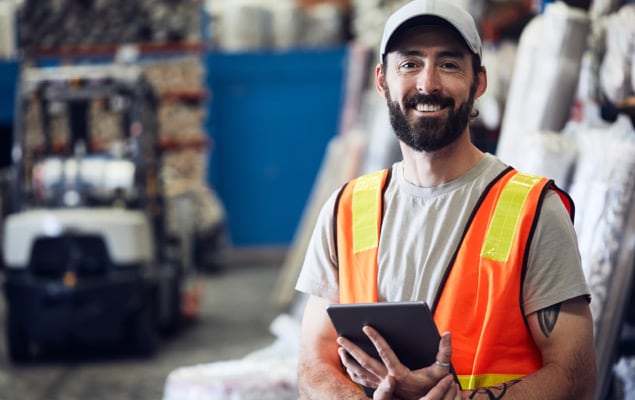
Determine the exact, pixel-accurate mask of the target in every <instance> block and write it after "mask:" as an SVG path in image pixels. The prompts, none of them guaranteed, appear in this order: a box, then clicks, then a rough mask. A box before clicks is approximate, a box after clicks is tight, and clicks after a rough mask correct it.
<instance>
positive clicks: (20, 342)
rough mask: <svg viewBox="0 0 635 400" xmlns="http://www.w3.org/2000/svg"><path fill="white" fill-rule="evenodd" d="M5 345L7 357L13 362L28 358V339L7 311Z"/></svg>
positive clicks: (17, 322)
mask: <svg viewBox="0 0 635 400" xmlns="http://www.w3.org/2000/svg"><path fill="white" fill-rule="evenodd" d="M7 314H8V315H7V327H6V328H7V347H8V349H7V350H8V353H9V359H10V360H11V362H13V363H16V364H17V363H22V362H25V361H27V360H28V358H29V340H28V338H27V337H26V333H25V332H24V330H23V329H22V325H21V324H20V323H19V321H17V320H16V318H15V317H13V316H12V314H11V313H10V312H9V311H7Z"/></svg>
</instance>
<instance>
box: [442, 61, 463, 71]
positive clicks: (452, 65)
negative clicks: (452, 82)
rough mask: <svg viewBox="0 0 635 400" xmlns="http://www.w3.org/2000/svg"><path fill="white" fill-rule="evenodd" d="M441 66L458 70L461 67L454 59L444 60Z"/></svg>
mask: <svg viewBox="0 0 635 400" xmlns="http://www.w3.org/2000/svg"><path fill="white" fill-rule="evenodd" d="M440 66H441V68H443V69H446V70H456V69H458V68H459V65H458V64H457V63H455V62H453V61H443V62H442V63H441V64H440Z"/></svg>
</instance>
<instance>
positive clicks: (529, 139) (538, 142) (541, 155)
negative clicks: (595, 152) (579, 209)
mask: <svg viewBox="0 0 635 400" xmlns="http://www.w3.org/2000/svg"><path fill="white" fill-rule="evenodd" d="M576 155H577V151H576V144H575V141H574V140H573V139H572V138H570V137H568V136H564V135H562V134H561V133H558V132H532V133H529V134H527V135H524V136H522V137H521V138H520V141H519V142H518V144H517V147H515V148H514V156H513V157H512V159H513V160H512V161H511V165H512V166H513V167H514V168H516V169H517V170H519V171H522V172H525V173H529V174H534V175H540V176H544V177H547V178H550V179H553V180H554V182H555V183H556V185H558V187H560V188H562V189H564V190H568V188H569V184H570V179H571V174H572V171H573V167H574V165H575V161H576Z"/></svg>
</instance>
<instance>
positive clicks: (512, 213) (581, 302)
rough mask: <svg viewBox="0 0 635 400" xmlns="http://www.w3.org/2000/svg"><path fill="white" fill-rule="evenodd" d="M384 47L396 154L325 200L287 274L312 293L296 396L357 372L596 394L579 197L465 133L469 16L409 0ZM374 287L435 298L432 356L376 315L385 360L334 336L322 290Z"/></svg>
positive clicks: (352, 292) (451, 384)
mask: <svg viewBox="0 0 635 400" xmlns="http://www.w3.org/2000/svg"><path fill="white" fill-rule="evenodd" d="M380 55H381V63H380V64H379V65H378V66H377V67H376V73H375V83H376V87H377V90H378V91H379V92H380V93H381V94H382V95H383V96H384V97H385V98H386V100H387V104H388V110H389V113H390V117H391V123H392V126H393V128H394V130H395V133H396V136H397V138H398V140H399V144H400V148H401V152H402V155H403V160H402V161H400V162H397V163H395V164H394V165H393V166H392V168H390V169H389V170H386V171H381V172H378V173H374V174H369V175H366V176H364V177H360V178H358V179H356V180H354V181H352V182H349V183H348V184H347V185H345V186H344V188H343V189H342V190H339V191H337V192H336V193H334V194H333V195H332V196H331V198H330V199H329V200H328V201H327V203H326V204H325V206H324V208H323V209H322V211H321V214H320V216H319V218H318V222H317V225H316V228H315V231H314V233H313V236H312V239H311V242H310V245H309V248H308V250H307V255H306V259H305V262H304V266H303V269H302V272H301V274H300V277H299V278H298V282H297V285H296V288H297V290H299V291H301V292H305V293H307V294H308V295H309V297H308V300H307V304H306V309H305V312H304V317H303V322H302V339H301V353H300V364H299V372H298V379H299V381H298V383H299V391H300V395H301V397H302V398H305V399H317V398H320V399H363V398H366V396H365V395H364V392H363V391H362V390H361V389H360V385H363V386H368V387H372V388H377V390H375V392H374V398H375V399H392V398H396V399H419V398H421V399H427V400H429V399H461V398H470V399H472V398H473V399H569V398H570V399H587V398H589V399H590V398H592V396H593V393H594V388H595V354H594V347H593V332H592V330H593V328H592V319H591V314H590V311H589V307H588V301H589V290H588V287H587V285H586V282H585V279H584V275H583V273H582V269H581V266H580V258H579V253H578V247H577V242H576V235H575V232H574V230H573V225H572V218H573V204H572V202H571V201H570V198H569V197H568V196H567V195H566V194H565V193H563V192H562V191H560V190H559V189H558V188H556V187H555V186H554V185H553V182H552V181H549V180H547V179H544V178H540V177H536V176H532V175H526V174H521V173H518V172H517V171H515V170H513V169H512V168H509V167H508V166H506V165H505V164H503V162H501V161H500V160H499V159H497V158H496V157H494V156H493V155H491V154H485V153H482V152H481V151H480V150H478V149H477V148H476V147H475V146H474V145H473V144H472V143H471V141H470V135H469V127H468V123H469V120H470V117H471V115H472V106H473V103H474V100H475V99H477V98H478V97H479V96H481V95H482V94H483V93H484V91H485V89H486V87H487V76H486V71H485V69H484V67H483V66H482V64H481V40H480V37H479V35H478V32H477V29H476V26H475V23H474V20H473V19H472V17H471V16H470V15H469V14H467V13H466V12H465V11H463V10H462V9H460V8H458V7H456V6H454V5H452V4H451V3H447V2H443V1H440V0H415V1H412V2H410V3H408V4H406V5H405V6H403V7H402V8H400V9H399V10H397V11H396V12H395V13H394V14H393V15H392V16H391V17H390V18H389V19H388V21H387V22H386V25H385V29H384V35H383V39H382V43H381V48H380ZM527 112H531V110H527ZM375 301H426V302H428V304H431V305H432V309H433V313H434V318H435V321H436V323H437V325H438V327H439V330H440V331H441V332H445V333H444V334H443V335H442V339H441V341H440V344H439V352H438V354H437V360H436V362H435V363H434V364H432V365H430V366H429V367H426V368H423V369H420V370H416V371H411V370H409V369H407V368H406V367H405V366H404V365H402V364H401V363H400V362H399V360H398V359H397V357H396V356H395V354H394V353H393V352H392V350H391V349H390V343H386V342H385V341H384V340H383V338H382V337H381V336H380V335H379V333H378V332H377V331H375V330H373V329H372V327H365V328H364V332H365V333H366V334H367V336H368V337H369V338H370V339H371V340H372V342H373V343H374V344H375V346H376V347H377V349H378V353H379V354H380V355H381V358H382V362H380V361H377V360H375V359H373V358H371V357H370V356H369V355H368V354H366V353H364V352H363V351H362V350H361V349H360V348H358V347H357V346H355V345H354V344H352V343H351V342H350V341H348V340H346V339H345V338H338V337H337V334H336V332H335V330H334V328H333V326H332V324H331V322H330V320H329V318H328V316H327V313H326V311H325V308H326V306H327V305H328V304H330V303H338V302H341V303H346V302H375ZM450 361H451V362H452V365H453V367H454V369H455V370H456V373H457V375H458V379H459V382H460V385H461V386H459V384H457V383H456V382H455V381H454V380H453V377H452V375H451V374H450V372H449V363H450Z"/></svg>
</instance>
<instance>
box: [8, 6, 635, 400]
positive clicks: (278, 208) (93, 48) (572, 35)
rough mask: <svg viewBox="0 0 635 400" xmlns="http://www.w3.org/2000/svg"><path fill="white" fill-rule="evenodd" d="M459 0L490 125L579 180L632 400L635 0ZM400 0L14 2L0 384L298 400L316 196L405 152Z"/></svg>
mask: <svg viewBox="0 0 635 400" xmlns="http://www.w3.org/2000/svg"><path fill="white" fill-rule="evenodd" d="M447 1H453V2H455V3H457V4H459V5H461V6H462V7H464V8H465V9H467V10H468V11H469V12H470V13H471V14H472V15H473V16H474V19H475V21H476V22H477V25H478V28H479V30H480V33H481V36H482V38H483V42H484V47H483V63H484V65H485V66H486V69H487V74H488V89H487V91H486V93H485V95H484V96H483V97H481V98H480V99H478V102H477V103H476V108H477V109H478V110H479V116H478V117H477V118H476V119H475V120H474V121H472V124H471V128H470V132H471V135H472V141H473V142H474V143H475V144H476V145H477V146H478V147H479V148H480V149H481V150H483V151H486V152H489V153H492V154H495V155H497V156H498V157H500V158H501V159H502V160H503V161H505V162H506V163H508V164H510V165H513V166H514V167H515V168H517V169H518V170H522V171H525V172H528V173H532V174H537V175H542V176H546V177H549V178H551V179H554V181H555V182H556V184H557V185H558V186H559V187H560V188H562V189H564V190H566V191H567V192H568V193H569V194H570V195H571V197H572V198H573V200H574V202H575V204H576V219H575V228H576V233H577V235H578V241H579V243H580V253H581V254H580V256H581V259H582V265H583V268H584V273H585V276H586V278H587V281H588V284H589V287H590V290H591V292H592V302H591V310H592V312H593V323H594V333H595V348H596V353H597V368H598V388H597V393H595V395H594V398H595V399H596V400H603V399H616V400H617V399H625V400H629V399H630V400H635V312H634V310H635V290H634V289H633V282H634V280H635V273H634V267H635V173H634V171H635V128H634V126H635V2H633V1H628V0H587V1H584V0H567V1H562V0H557V1H540V0H476V1H468V0H447ZM404 3H406V0H138V1H134V2H131V1H124V0H55V1H48V2H38V1H35V0H0V187H1V189H0V223H1V224H2V230H1V233H0V238H1V241H0V243H1V245H0V254H1V255H2V257H1V259H2V263H1V266H0V278H1V279H2V283H3V286H2V291H3V294H2V296H0V298H1V300H0V326H1V327H2V330H3V332H2V333H0V336H1V337H2V340H3V343H1V344H0V356H2V359H0V400H4V399H23V398H24V399H26V398H29V399H42V400H58V399H59V400H79V399H87V398H90V399H96V400H99V399H101V398H103V399H106V398H108V399H141V400H145V399H162V400H178V399H197V400H198V399H200V400H211V399H230V398H231V399H253V400H262V399H297V398H298V394H297V387H296V363H297V352H298V346H299V344H298V340H299V323H300V315H301V310H302V306H303V300H304V298H303V297H302V296H301V295H300V294H298V293H297V292H296V291H295V289H294V286H295V281H296V279H297V276H298V274H299V271H300V268H301V267H302V262H303V257H304V253H305V251H306V248H307V245H308V241H309V238H310V235H311V233H312V229H313V226H314V224H315V221H316V219H317V214H318V213H319V211H320V208H321V206H322V204H323V203H324V202H325V201H326V199H327V198H328V197H329V196H330V195H331V193H333V192H334V191H335V190H337V189H338V188H339V187H341V185H343V184H344V183H346V182H347V181H349V180H350V179H352V178H354V177H356V176H358V175H360V174H363V173H366V172H371V171H376V170H379V169H382V168H387V167H389V166H390V165H392V163H394V162H396V161H398V160H399V159H400V157H401V155H400V153H399V147H398V143H397V141H396V140H395V137H394V133H393V131H392V128H391V126H390V122H389V119H388V114H387V113H386V103H385V99H383V98H382V97H381V96H380V95H379V94H378V93H377V92H376V90H375V87H374V83H373V78H374V70H375V66H376V64H377V60H378V54H377V48H378V45H379V42H380V40H381V34H382V29H383V24H384V22H385V20H386V18H387V17H388V15H390V14H391V12H392V11H394V10H395V9H397V8H398V7H399V6H401V5H403V4H404ZM81 232H89V233H90V234H89V235H84V234H81ZM104 238H105V239H104ZM113 244H114V245H113ZM82 257H83V258H85V259H86V260H87V261H85V262H79V261H78V260H79V259H80V258H82ZM71 266H72V267H71ZM115 266H117V268H115V269H117V270H118V271H120V272H118V273H117V274H115V275H113V274H111V273H109V272H108V271H110V269H112V268H114V267H115ZM29 269H33V270H34V271H36V273H37V274H39V275H38V276H39V277H41V278H42V279H46V283H45V284H42V285H41V286H39V287H35V286H29V287H30V289H29V291H28V292H27V291H26V290H25V287H26V286H28V285H31V283H32V278H31V272H29V271H28V270H29ZM38 279H39V278H38ZM85 282H90V283H89V284H88V285H86V284H85ZM27 284H28V285H27ZM113 288H115V289H113ZM75 289H77V291H78V292H79V291H80V289H81V293H80V295H75V296H74V297H73V298H72V299H71V298H69V297H63V296H62V294H63V293H65V292H67V291H70V290H75ZM110 290H113V292H110ZM60 293H62V294H60ZM96 293H99V294H100V296H101V295H102V294H103V295H104V296H108V297H107V298H108V299H109V300H108V302H109V309H108V310H107V311H105V312H104V313H97V312H95V311H94V310H95V307H96V306H95V304H96V303H97V300H96V298H97V294H96ZM56 296H57V297H56ZM67 302H71V303H72V307H70V310H68V309H65V307H62V306H63V305H68V304H71V303H67ZM41 304H46V307H50V308H46V307H45V308H41V307H40V305H41ZM57 306H60V307H57ZM59 309H63V310H59ZM131 309H134V312H132V314H130V315H128V314H127V313H128V311H129V310H131ZM53 310H54V311H53ZM124 310H125V312H124ZM78 315H81V317H78ZM68 325H72V326H73V329H74V332H75V336H76V337H75V338H74V339H73V340H72V341H69V340H67V339H66V338H65V337H63V336H64V335H63V333H64V332H65V330H66V329H67V328H68ZM119 325H122V326H123V325H125V327H126V331H125V332H123V333H122V332H120V330H119V329H117V327H118V326H119ZM121 335H123V336H124V338H123V340H119V339H121V338H120V336H121ZM53 337H54V338H55V339H54V340H51V341H52V342H54V343H55V345H51V346H45V344H46V343H48V342H49V339H51V338H53ZM113 338H117V339H118V340H116V341H113V340H112V339H113ZM58 339H59V340H58ZM75 339H77V340H75ZM80 339H85V340H80ZM98 339H99V340H98ZM102 339H103V340H102ZM80 342H81V345H80ZM83 342H88V343H87V344H86V343H83ZM104 343H107V344H104ZM113 343H114V344H113Z"/></svg>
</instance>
